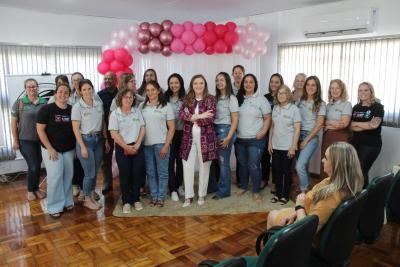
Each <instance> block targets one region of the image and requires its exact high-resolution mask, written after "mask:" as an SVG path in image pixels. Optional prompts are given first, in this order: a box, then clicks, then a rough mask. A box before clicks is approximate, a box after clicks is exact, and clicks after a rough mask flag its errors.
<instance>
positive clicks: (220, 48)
mask: <svg viewBox="0 0 400 267" xmlns="http://www.w3.org/2000/svg"><path fill="white" fill-rule="evenodd" d="M214 49H215V52H217V53H218V54H223V53H225V52H226V50H227V49H228V46H227V45H226V44H225V42H224V41H223V40H222V39H218V41H216V42H215V44H214Z"/></svg>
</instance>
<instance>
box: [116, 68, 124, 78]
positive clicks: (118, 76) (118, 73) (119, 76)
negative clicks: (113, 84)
mask: <svg viewBox="0 0 400 267" xmlns="http://www.w3.org/2000/svg"><path fill="white" fill-rule="evenodd" d="M124 73H125V71H124V70H119V71H117V72H116V73H115V75H117V78H118V79H119V78H121V76H122V74H124Z"/></svg>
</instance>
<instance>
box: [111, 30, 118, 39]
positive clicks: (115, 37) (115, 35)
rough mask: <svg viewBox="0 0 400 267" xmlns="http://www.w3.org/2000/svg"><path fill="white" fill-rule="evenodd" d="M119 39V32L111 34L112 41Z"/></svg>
mask: <svg viewBox="0 0 400 267" xmlns="http://www.w3.org/2000/svg"><path fill="white" fill-rule="evenodd" d="M117 38H118V31H113V32H112V33H111V39H117Z"/></svg>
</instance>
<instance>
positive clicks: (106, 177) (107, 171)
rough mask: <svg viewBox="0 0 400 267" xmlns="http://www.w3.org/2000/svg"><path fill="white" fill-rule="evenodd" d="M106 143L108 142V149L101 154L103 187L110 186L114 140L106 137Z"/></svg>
mask: <svg viewBox="0 0 400 267" xmlns="http://www.w3.org/2000/svg"><path fill="white" fill-rule="evenodd" d="M108 143H109V144H110V151H109V152H108V153H106V152H104V154H103V164H102V165H101V167H102V170H103V187H109V186H110V187H112V185H113V184H112V178H113V175H112V155H113V152H114V140H113V139H111V138H108ZM104 151H105V150H104Z"/></svg>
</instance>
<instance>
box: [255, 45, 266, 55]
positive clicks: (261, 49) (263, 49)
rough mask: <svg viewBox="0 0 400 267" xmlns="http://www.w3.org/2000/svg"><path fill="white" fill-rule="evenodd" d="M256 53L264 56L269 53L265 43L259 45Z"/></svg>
mask: <svg viewBox="0 0 400 267" xmlns="http://www.w3.org/2000/svg"><path fill="white" fill-rule="evenodd" d="M255 51H256V53H257V54H258V55H264V54H265V53H267V47H266V46H265V44H264V43H258V44H257V46H256V49H255Z"/></svg>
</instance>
